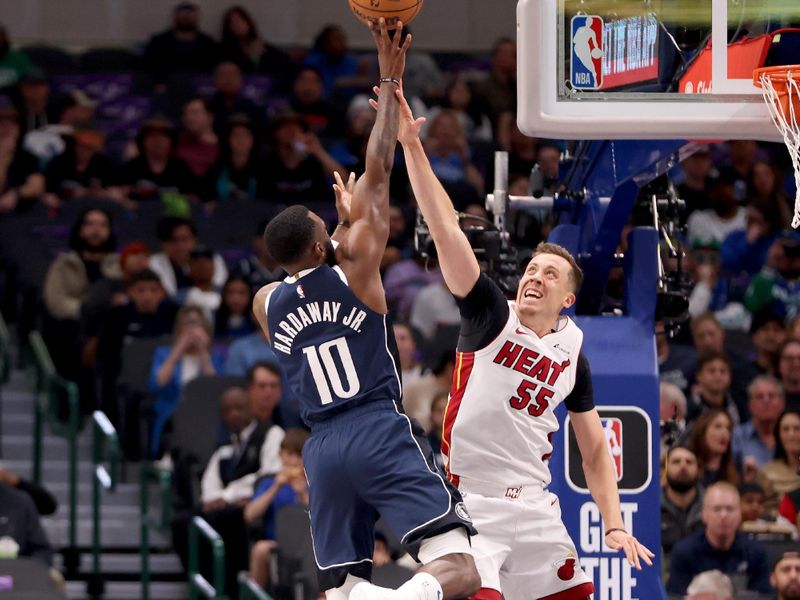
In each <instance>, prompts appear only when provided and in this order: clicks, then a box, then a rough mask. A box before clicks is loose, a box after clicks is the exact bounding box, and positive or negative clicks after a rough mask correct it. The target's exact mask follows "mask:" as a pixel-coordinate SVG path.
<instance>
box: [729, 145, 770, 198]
mask: <svg viewBox="0 0 800 600" xmlns="http://www.w3.org/2000/svg"><path fill="white" fill-rule="evenodd" d="M726 146H727V150H728V157H727V161H726V162H727V164H725V165H723V166H722V168H721V169H720V173H721V175H722V176H725V177H728V178H730V179H731V180H732V181H733V182H734V185H735V194H736V199H737V200H738V201H739V202H740V203H741V204H744V201H745V199H746V198H747V184H748V182H749V181H750V180H751V179H752V173H753V165H755V163H756V159H757V158H758V155H759V148H758V143H757V142H755V141H754V140H730V141H729V142H728V143H727V144H726ZM761 154H762V156H763V152H762V153H761Z"/></svg>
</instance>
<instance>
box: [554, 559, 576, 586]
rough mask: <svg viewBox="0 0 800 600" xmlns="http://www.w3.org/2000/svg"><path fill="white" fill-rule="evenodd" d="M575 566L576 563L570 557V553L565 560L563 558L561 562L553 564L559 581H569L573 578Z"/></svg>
mask: <svg viewBox="0 0 800 600" xmlns="http://www.w3.org/2000/svg"><path fill="white" fill-rule="evenodd" d="M576 564H577V561H576V560H575V557H574V556H572V553H570V554H569V555H568V557H567V558H565V559H564V560H563V561H559V562H557V563H554V564H553V566H554V567H558V570H557V571H556V575H558V578H559V579H560V580H561V581H569V580H570V579H572V578H573V577H575V565H576Z"/></svg>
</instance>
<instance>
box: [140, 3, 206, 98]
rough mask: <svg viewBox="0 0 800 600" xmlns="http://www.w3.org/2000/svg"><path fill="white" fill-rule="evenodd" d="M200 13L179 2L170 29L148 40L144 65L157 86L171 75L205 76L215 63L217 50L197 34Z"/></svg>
mask: <svg viewBox="0 0 800 600" xmlns="http://www.w3.org/2000/svg"><path fill="white" fill-rule="evenodd" d="M199 25H200V9H199V8H198V6H197V4H195V3H194V2H181V3H179V4H177V5H176V6H175V8H174V9H173V12H172V26H171V27H170V28H169V29H167V30H166V31H164V32H162V33H159V34H156V35H154V36H153V37H152V38H150V41H149V42H148V43H147V46H146V48H145V50H144V64H145V67H146V68H147V70H148V71H149V72H150V74H151V76H152V77H153V81H154V83H155V84H156V85H157V86H163V85H164V84H165V83H167V81H168V79H169V77H170V75H172V74H175V73H207V72H209V71H211V69H212V68H213V67H214V65H215V64H216V63H217V60H218V59H219V48H218V47H217V44H216V43H215V42H214V40H213V39H211V36H209V35H207V34H205V33H203V32H202V31H200V27H199Z"/></svg>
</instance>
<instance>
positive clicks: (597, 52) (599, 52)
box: [592, 48, 603, 58]
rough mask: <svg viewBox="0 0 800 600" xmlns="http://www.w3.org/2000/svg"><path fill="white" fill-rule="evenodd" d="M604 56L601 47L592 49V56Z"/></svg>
mask: <svg viewBox="0 0 800 600" xmlns="http://www.w3.org/2000/svg"><path fill="white" fill-rule="evenodd" d="M602 57H603V51H602V50H600V48H595V49H594V50H592V58H602Z"/></svg>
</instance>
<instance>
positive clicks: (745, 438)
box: [732, 375, 785, 480]
mask: <svg viewBox="0 0 800 600" xmlns="http://www.w3.org/2000/svg"><path fill="white" fill-rule="evenodd" d="M747 396H748V403H747V406H748V409H749V412H750V420H749V421H747V422H746V423H741V424H740V425H737V426H736V427H735V428H734V430H733V442H732V443H733V458H734V461H735V462H736V464H737V465H738V467H739V470H740V471H741V472H742V473H743V474H744V478H745V480H752V479H754V477H751V476H749V475H748V473H751V474H752V475H755V473H756V472H757V471H758V469H760V468H761V467H763V466H764V465H765V464H767V463H768V462H769V461H770V460H772V457H773V456H774V454H775V425H776V424H777V422H778V418H779V417H780V416H781V413H783V410H784V408H785V400H784V397H783V386H782V385H781V383H780V381H778V380H777V379H775V378H774V377H771V376H770V375H758V376H757V377H756V378H755V379H753V381H752V382H751V383H750V385H749V386H748V388H747Z"/></svg>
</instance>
